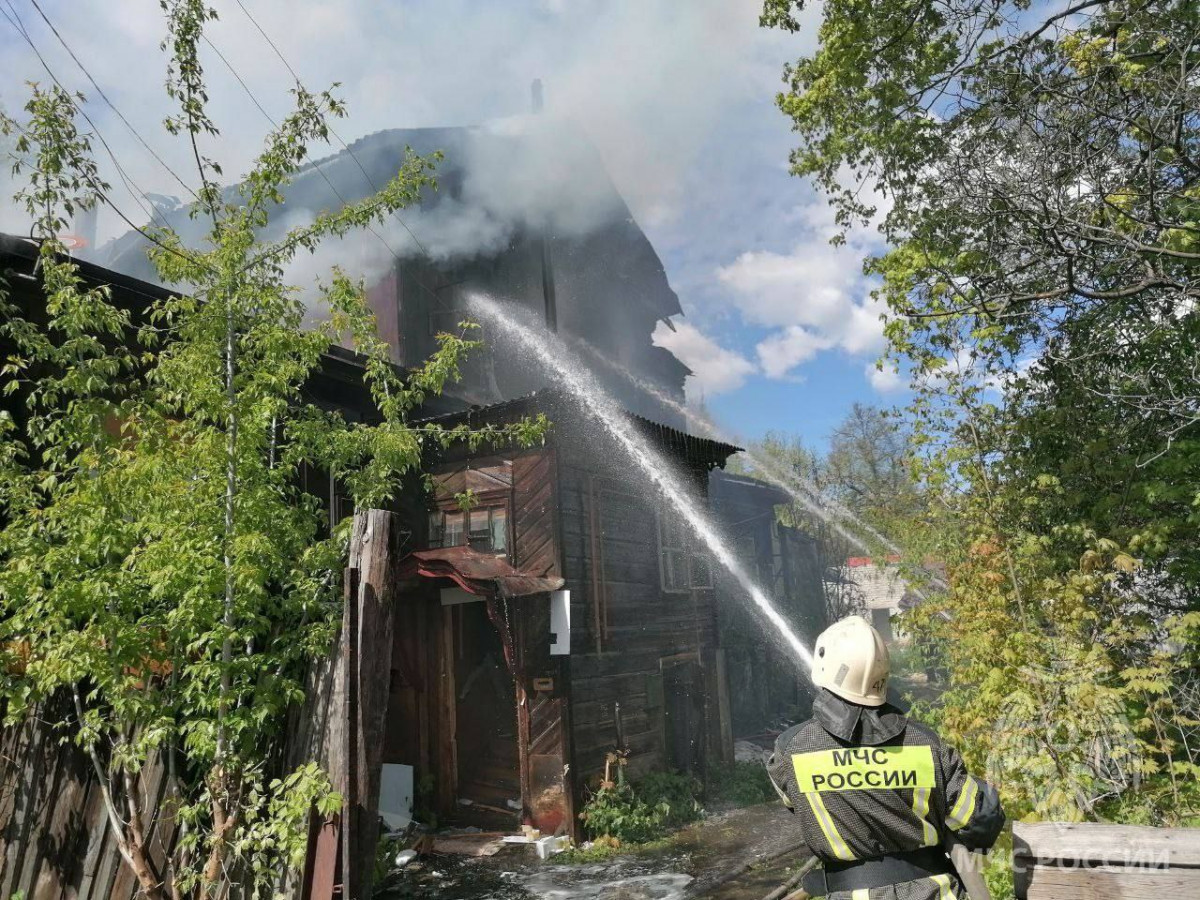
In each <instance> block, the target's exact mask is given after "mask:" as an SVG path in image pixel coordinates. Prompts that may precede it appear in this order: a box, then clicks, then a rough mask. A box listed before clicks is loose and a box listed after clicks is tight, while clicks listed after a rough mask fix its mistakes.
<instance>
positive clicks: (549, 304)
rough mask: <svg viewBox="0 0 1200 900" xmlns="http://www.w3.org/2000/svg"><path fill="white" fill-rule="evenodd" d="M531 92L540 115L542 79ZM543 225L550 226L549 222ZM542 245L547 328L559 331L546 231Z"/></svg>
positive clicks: (543, 296) (533, 107)
mask: <svg viewBox="0 0 1200 900" xmlns="http://www.w3.org/2000/svg"><path fill="white" fill-rule="evenodd" d="M529 94H530V101H531V104H530V105H531V108H532V109H533V114H534V115H538V114H540V113H541V111H542V108H543V107H544V106H545V97H544V96H543V94H542V79H540V78H535V79H533V84H531V85H530V86H529ZM543 227H544V228H548V227H549V223H547V224H546V225H544V226H543ZM541 245H542V247H541V250H542V302H543V303H544V304H545V316H546V328H547V329H548V330H549V331H558V302H557V301H556V299H555V296H554V293H555V292H554V259H553V256H552V254H551V252H550V240H549V238H548V237H547V236H546V235H545V234H544V233H543V234H542V237H541Z"/></svg>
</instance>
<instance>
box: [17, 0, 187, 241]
mask: <svg viewBox="0 0 1200 900" xmlns="http://www.w3.org/2000/svg"><path fill="white" fill-rule="evenodd" d="M4 4H5V6H7V7H8V12H6V11H5V10H3V9H0V15H2V16H4V18H5V19H6V20H7V21H8V24H9V25H11V26H12V27H13V29H14V30H15V31H16V32H17V33H18V34H19V35H21V37H23V38H24V39H25V42H26V43H27V44H28V45H29V48H30V49H31V50H32V51H33V53H34V55H35V56H36V57H37V58H38V62H40V63H41V64H42V68H43V69H45V70H46V74H47V75H49V76H50V78H51V80H53V82H54V83H55V84H56V85H57V86H58V88H59V90H61V91H62V92H63V93H64V95H66V97H67V99H68V101H69V102H70V104H71V106H72V107H73V108H74V109H75V111H76V112H78V113H79V115H80V116H82V117H83V119H84V121H85V122H87V123H88V125H89V126H91V128H92V131H93V132H94V133H95V135H96V139H97V140H99V141H100V143H101V145H102V146H103V147H104V149H105V151H106V152H107V153H108V156H109V158H110V159H111V160H112V164H113V166H114V167H115V168H116V170H117V173H118V175H120V177H121V180H122V182H124V184H125V188H126V190H127V191H129V194H130V196H131V197H133V200H134V202H135V203H137V205H138V206H139V207H141V210H142V212H144V213H145V214H146V216H147V218H149V219H151V220H153V219H154V213H152V212H150V211H149V210H148V209H146V206H145V204H143V203H142V201H141V200H140V199H139V195H141V196H145V192H144V191H143V190H142V189H141V188H140V187H138V184H137V182H135V181H134V180H133V179H132V178H131V177H129V175H128V173H126V171H125V169H124V167H123V166H122V165H121V162H120V160H118V159H117V155H116V154H115V153H114V152H113V150H112V148H111V147H110V146H109V145H108V142H107V141H106V140H105V139H104V135H102V134H101V133H100V129H99V128H97V127H96V123H95V122H93V121H92V119H91V117H90V116H89V115H88V114H87V112H86V111H85V110H84V109H83V108H82V107H81V106H80V105H79V103H78V102H76V100H75V98H74V97H73V96H72V94H71V92H70V91H69V90H68V89H67V88H66V87H65V86H64V85H63V83H62V82H61V81H60V80H59V79H58V76H57V75H55V74H54V70H53V69H51V68H50V65H49V63H47V62H46V59H45V57H43V56H42V54H41V51H40V50H38V48H37V45H36V44H35V43H34V42H33V38H31V37H30V35H29V32H28V31H27V30H26V29H25V23H24V22H23V21H22V20H21V16H20V14H19V13H18V12H17V10H16V8H15V7H13V5H12V2H11V0H4ZM10 13H11V15H10ZM17 127H18V129H19V130H20V131H21V133H22V134H23V135H25V137H27V138H28V137H30V135H29V133H28V132H27V131H25V130H24V129H22V128H20V126H19V125H18V126H17ZM87 182H88V186H89V187H90V188H91V189H92V190H93V191H94V192H95V194H96V196H97V197H99V198H100V200H101V201H102V202H103V203H104V204H105V205H106V206H108V207H109V208H110V209H112V210H113V212H115V213H116V214H117V215H118V216H119V217H120V218H121V220H122V221H123V222H125V224H126V225H128V226H129V227H130V228H132V229H133V230H134V231H136V232H138V234H140V235H141V236H142V237H144V238H146V240H148V241H150V242H151V243H153V244H156V245H157V246H159V247H161V248H162V249H163V250H166V251H167V252H168V253H172V254H174V255H175V256H178V257H179V258H180V259H183V260H186V261H188V262H191V263H196V262H198V260H196V259H194V258H193V257H191V256H189V255H187V254H185V253H181V252H180V251H179V250H177V249H176V248H174V247H171V246H169V245H168V244H164V243H163V242H162V241H160V240H159V239H158V238H156V237H154V236H153V235H152V234H150V233H149V232H147V231H146V230H145V229H144V228H142V227H140V226H138V225H135V224H134V223H133V221H132V220H131V219H130V218H129V216H127V215H126V214H125V213H124V211H123V210H122V209H121V208H120V207H119V206H117V204H116V203H114V202H113V200H112V198H111V197H109V196H108V194H107V192H106V191H105V190H104V189H103V187H102V186H101V185H100V184H98V183H96V182H95V181H94V180H92V179H91V178H88V179H87ZM159 215H160V216H161V215H162V213H161V212H160V213H159ZM163 222H164V224H167V223H166V218H165V217H163Z"/></svg>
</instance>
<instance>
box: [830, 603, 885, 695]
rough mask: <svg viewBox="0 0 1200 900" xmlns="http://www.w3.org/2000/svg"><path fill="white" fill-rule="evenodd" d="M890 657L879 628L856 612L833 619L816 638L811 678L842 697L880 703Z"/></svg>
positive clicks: (883, 693) (883, 692)
mask: <svg viewBox="0 0 1200 900" xmlns="http://www.w3.org/2000/svg"><path fill="white" fill-rule="evenodd" d="M890 670H891V660H890V659H889V657H888V649H887V644H885V643H884V642H883V638H882V637H880V636H879V632H878V631H876V630H875V629H874V628H872V627H871V626H870V624H869V623H868V622H867V620H866V619H863V618H862V617H860V616H850V617H849V618H846V619H842V621H840V622H835V623H834V624H833V625H830V626H829V627H828V628H826V629H825V630H824V631H822V632H821V636H820V637H818V638H817V646H816V649H815V651H814V653H813V669H812V680H813V684H815V685H816V686H817V687H823V688H826V689H828V690H829V691H831V692H832V693H834V694H837V695H838V696H839V697H841V698H842V699H843V700H849V701H850V702H851V703H858V704H861V705H862V706H882V705H883V704H884V702H885V700H886V696H887V682H888V673H889V671H890Z"/></svg>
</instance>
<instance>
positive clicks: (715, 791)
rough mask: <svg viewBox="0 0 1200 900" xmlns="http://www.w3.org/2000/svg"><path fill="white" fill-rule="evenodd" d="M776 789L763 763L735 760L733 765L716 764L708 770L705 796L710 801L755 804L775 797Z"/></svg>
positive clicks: (738, 804)
mask: <svg viewBox="0 0 1200 900" xmlns="http://www.w3.org/2000/svg"><path fill="white" fill-rule="evenodd" d="M775 796H776V795H775V789H774V788H773V787H772V786H771V778H770V776H768V775H767V770H766V768H765V767H764V766H763V764H762V763H756V762H735V763H734V764H733V765H732V766H714V767H712V768H710V769H709V770H708V789H707V791H706V792H705V797H706V799H707V800H708V801H709V802H710V803H732V804H734V805H736V806H753V805H754V804H755V803H766V802H767V801H768V800H773V799H775Z"/></svg>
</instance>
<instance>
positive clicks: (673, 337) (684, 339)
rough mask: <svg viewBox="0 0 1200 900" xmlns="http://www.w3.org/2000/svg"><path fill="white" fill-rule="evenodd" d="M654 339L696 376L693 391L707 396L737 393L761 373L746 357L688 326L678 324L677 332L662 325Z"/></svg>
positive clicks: (690, 384) (659, 324)
mask: <svg viewBox="0 0 1200 900" xmlns="http://www.w3.org/2000/svg"><path fill="white" fill-rule="evenodd" d="M653 337H654V343H655V344H656V345H657V346H659V347H665V348H666V349H668V350H670V351H671V352H672V353H674V354H675V356H676V357H678V358H679V360H680V361H681V362H682V363H683V364H684V365H685V366H687V367H688V368H689V369H691V370H692V372H693V373H695V374H693V376H692V380H691V382H690V383H689V387H694V388H698V389H700V390H701V391H703V392H704V393H705V394H724V393H728V392H729V391H736V390H737V389H738V388H740V387H741V386H742V385H743V384H745V383H746V379H748V378H749V377H750V376H751V375H753V374H754V373H755V372H756V371H757V369H756V367H755V365H754V363H752V362H751V361H750V360H748V359H746V357H744V356H742V355H741V354H739V353H736V352H734V351H733V350H729V349H726V348H725V347H722V346H721V345H720V344H718V343H717V342H716V341H714V340H713V339H712V338H710V337H708V336H707V335H705V334H703V333H702V332H701V331H699V330H698V329H697V328H696V327H695V326H693V325H689V324H688V323H687V322H676V323H675V330H674V331H672V330H671V329H670V328H668V327H667V326H666V325H664V324H663V323H661V322H659V323H658V327H657V328H655V329H654V335H653Z"/></svg>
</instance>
